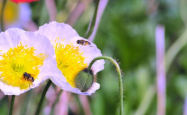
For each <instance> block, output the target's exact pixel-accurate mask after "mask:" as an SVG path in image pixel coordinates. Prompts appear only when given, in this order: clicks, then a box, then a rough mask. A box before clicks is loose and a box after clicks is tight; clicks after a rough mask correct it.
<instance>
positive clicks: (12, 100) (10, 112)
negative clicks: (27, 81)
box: [9, 95, 15, 115]
mask: <svg viewBox="0 0 187 115" xmlns="http://www.w3.org/2000/svg"><path fill="white" fill-rule="evenodd" d="M14 99H15V95H12V98H11V104H10V111H9V115H12V111H13V107H14Z"/></svg>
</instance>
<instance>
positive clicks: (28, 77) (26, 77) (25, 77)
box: [23, 72, 34, 82]
mask: <svg viewBox="0 0 187 115" xmlns="http://www.w3.org/2000/svg"><path fill="white" fill-rule="evenodd" d="M23 78H24V79H25V80H27V81H30V82H34V77H32V75H31V74H29V73H27V72H25V73H23Z"/></svg>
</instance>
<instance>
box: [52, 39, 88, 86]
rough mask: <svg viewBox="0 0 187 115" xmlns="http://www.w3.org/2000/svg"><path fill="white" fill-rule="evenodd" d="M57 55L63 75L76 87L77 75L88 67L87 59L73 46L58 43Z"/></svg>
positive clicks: (56, 47) (58, 64)
mask: <svg viewBox="0 0 187 115" xmlns="http://www.w3.org/2000/svg"><path fill="white" fill-rule="evenodd" d="M55 54H56V61H57V66H58V68H59V69H60V70H61V72H62V74H63V75H64V77H65V78H66V80H67V82H68V83H69V84H70V85H71V86H72V87H75V77H76V75H77V74H78V73H79V72H80V71H82V70H83V69H85V68H86V67H87V64H86V63H84V59H85V57H83V56H82V54H83V53H81V52H80V50H79V48H78V47H75V46H73V45H72V44H67V45H66V46H64V45H63V44H60V43H57V44H56V46H55Z"/></svg>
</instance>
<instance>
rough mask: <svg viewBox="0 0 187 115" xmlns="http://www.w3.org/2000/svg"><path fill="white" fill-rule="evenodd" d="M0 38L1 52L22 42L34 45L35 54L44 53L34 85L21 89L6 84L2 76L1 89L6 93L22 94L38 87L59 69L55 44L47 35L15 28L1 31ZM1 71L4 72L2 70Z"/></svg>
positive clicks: (29, 45)
mask: <svg viewBox="0 0 187 115" xmlns="http://www.w3.org/2000/svg"><path fill="white" fill-rule="evenodd" d="M0 38H1V39H0V52H1V54H3V53H6V52H7V51H8V50H9V49H10V48H15V47H17V46H18V45H20V43H21V44H22V45H23V46H27V47H33V48H34V49H35V55H39V54H43V55H42V56H44V62H43V65H42V66H41V67H39V74H38V76H37V79H34V81H33V82H32V85H30V86H29V87H28V88H27V89H20V87H16V86H12V85H9V84H5V83H4V82H3V81H2V80H1V79H2V78H0V89H1V90H2V91H3V92H4V94H5V95H20V94H21V93H24V92H26V91H28V90H29V89H31V88H35V87H37V86H38V85H39V84H40V83H41V82H43V81H45V80H46V79H48V78H49V77H51V76H53V75H54V74H53V72H56V71H59V70H58V69H57V66H56V60H55V54H54V49H53V46H52V45H51V43H50V41H49V40H48V39H47V38H46V37H45V36H43V35H40V34H36V33H33V32H25V31H23V30H21V29H16V28H13V29H9V30H7V31H6V32H2V33H0ZM1 60H2V57H1ZM49 65H50V66H49ZM51 67H52V68H51ZM0 73H2V72H1V71H0ZM8 82H9V81H8Z"/></svg>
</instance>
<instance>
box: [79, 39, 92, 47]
mask: <svg viewBox="0 0 187 115" xmlns="http://www.w3.org/2000/svg"><path fill="white" fill-rule="evenodd" d="M77 44H80V45H83V46H86V45H91V43H90V42H89V41H86V40H77Z"/></svg>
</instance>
